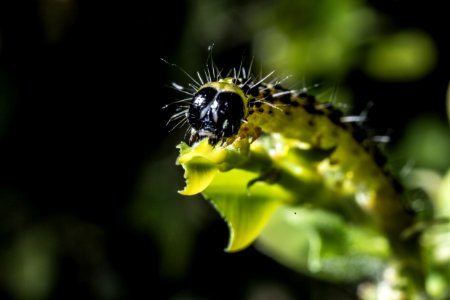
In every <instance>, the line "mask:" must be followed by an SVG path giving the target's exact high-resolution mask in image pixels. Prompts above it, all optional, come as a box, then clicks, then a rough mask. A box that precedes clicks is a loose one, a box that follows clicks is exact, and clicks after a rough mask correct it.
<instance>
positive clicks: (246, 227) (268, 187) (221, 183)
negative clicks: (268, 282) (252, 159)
mask: <svg viewBox="0 0 450 300" xmlns="http://www.w3.org/2000/svg"><path fill="white" fill-rule="evenodd" d="M257 176H258V174H256V173H253V172H248V171H243V170H237V169H235V170H232V171H229V172H225V173H220V174H217V176H216V177H215V179H214V181H213V182H212V183H211V185H210V186H209V187H208V188H207V189H206V190H205V191H204V195H205V197H206V198H208V199H209V200H211V202H212V203H213V204H214V206H215V207H216V209H217V210H218V211H219V213H220V214H221V215H222V216H223V218H224V219H225V220H226V221H227V223H228V226H229V229H230V239H229V244H228V246H227V249H226V250H227V251H238V250H241V249H243V248H245V247H247V246H248V245H249V244H250V243H252V242H253V241H254V240H255V239H256V238H257V236H258V235H259V233H260V232H261V230H262V229H263V228H264V227H265V225H266V223H267V222H268V221H269V219H270V217H271V216H272V214H273V212H274V211H275V209H276V208H277V207H278V206H279V205H280V204H282V203H283V202H289V201H292V197H293V195H292V194H290V193H289V192H287V191H285V190H283V189H282V188H281V187H280V186H279V185H276V184H268V183H265V182H256V183H254V184H252V185H251V186H248V183H249V182H250V181H251V180H252V179H254V178H255V177H257Z"/></svg>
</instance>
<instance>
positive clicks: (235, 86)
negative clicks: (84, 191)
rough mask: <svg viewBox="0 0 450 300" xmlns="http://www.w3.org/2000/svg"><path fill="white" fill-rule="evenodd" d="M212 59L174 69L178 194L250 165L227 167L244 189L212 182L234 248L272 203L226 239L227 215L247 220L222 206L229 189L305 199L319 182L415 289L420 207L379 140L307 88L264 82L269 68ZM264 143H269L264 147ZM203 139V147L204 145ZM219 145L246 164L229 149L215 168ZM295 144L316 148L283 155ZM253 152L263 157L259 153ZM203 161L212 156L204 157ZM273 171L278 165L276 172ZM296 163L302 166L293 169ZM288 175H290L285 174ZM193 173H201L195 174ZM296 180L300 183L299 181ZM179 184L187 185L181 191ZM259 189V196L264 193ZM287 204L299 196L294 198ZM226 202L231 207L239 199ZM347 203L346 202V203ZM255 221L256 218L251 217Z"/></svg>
mask: <svg viewBox="0 0 450 300" xmlns="http://www.w3.org/2000/svg"><path fill="white" fill-rule="evenodd" d="M211 63H212V65H211V66H210V67H209V66H208V65H207V67H206V69H205V71H204V74H203V75H202V74H200V73H199V72H197V73H196V77H197V78H194V76H191V75H189V74H188V73H187V72H185V71H184V70H182V71H183V72H184V73H185V74H187V75H188V76H189V77H190V79H191V80H192V83H191V84H190V85H189V86H188V88H184V87H182V86H180V85H178V84H173V88H175V89H176V90H178V91H180V92H182V93H184V94H187V95H188V97H186V98H184V99H181V100H178V101H176V102H175V103H177V104H179V106H178V108H177V109H178V111H177V112H176V113H175V114H174V115H173V116H172V117H171V118H170V119H169V122H176V124H175V126H174V128H176V127H178V126H182V125H185V124H186V125H187V126H188V129H187V131H186V135H187V136H188V142H189V145H191V146H189V145H186V144H183V143H182V144H180V145H179V149H180V156H179V158H178V160H177V164H181V165H183V168H184V169H185V171H186V172H185V178H186V182H187V185H186V188H185V190H183V191H181V192H182V193H183V194H185V195H193V194H196V193H199V192H202V191H204V190H205V188H207V186H208V185H209V184H210V183H211V182H212V180H213V179H212V178H213V177H214V174H217V173H214V172H227V171H229V170H231V169H233V168H236V169H241V170H244V171H250V173H246V172H240V173H239V172H236V173H234V174H236V177H242V180H244V181H247V190H246V191H245V190H244V189H242V188H238V191H233V188H234V187H235V186H229V187H228V186H227V181H226V180H223V179H222V181H220V179H219V182H220V183H219V186H220V190H219V192H220V193H224V194H226V196H225V197H224V198H222V200H218V201H219V202H217V201H214V199H212V198H211V199H210V200H211V201H212V202H213V204H214V205H215V206H216V208H217V209H218V210H219V211H220V212H221V214H222V216H223V217H224V218H225V219H227V216H228V217H230V218H231V219H232V220H231V221H230V220H227V222H228V223H229V225H230V229H231V238H230V245H229V248H228V249H230V250H232V251H237V250H240V249H243V248H244V247H246V246H247V245H248V244H249V243H251V242H252V241H253V240H254V239H255V238H256V236H257V234H258V233H259V232H260V231H261V230H262V228H263V227H264V225H265V222H266V221H265V220H266V217H265V216H264V214H267V213H268V214H270V213H271V212H272V211H273V207H275V206H273V207H272V206H270V205H271V204H270V205H269V206H267V207H268V209H267V210H265V211H259V210H258V209H259V208H258V207H256V209H257V210H258V211H257V212H256V213H255V212H247V213H248V215H250V216H251V217H252V218H253V219H252V220H258V218H260V219H259V220H258V222H257V224H255V228H253V229H252V230H251V233H250V234H249V235H248V236H247V237H245V239H242V238H241V239H240V240H239V241H238V242H232V240H233V239H234V238H233V231H234V230H233V224H232V222H233V220H234V221H235V222H236V220H237V222H241V223H240V224H244V226H249V225H248V223H249V221H248V220H243V219H242V216H244V215H245V214H244V213H243V212H242V211H230V210H229V209H228V208H229V206H228V204H226V202H227V201H229V200H232V199H233V197H235V196H236V194H237V193H241V194H240V195H241V198H239V197H238V198H236V199H235V200H233V201H240V200H242V201H247V200H249V202H250V203H251V202H255V201H258V198H257V197H256V198H252V197H253V196H252V192H251V190H250V187H251V186H252V185H253V184H255V183H256V182H258V181H263V182H264V183H266V184H268V185H272V184H275V185H278V187H281V190H280V189H278V190H276V191H275V192H274V195H275V194H276V195H277V196H280V197H284V195H285V194H284V192H287V193H288V194H289V193H290V192H291V191H294V193H296V191H297V192H299V194H301V195H303V196H304V195H305V190H306V193H310V192H311V191H313V190H314V189H315V190H317V189H322V188H325V189H328V190H329V191H330V193H329V194H332V195H334V194H336V198H339V197H340V196H342V195H343V196H344V197H342V199H344V200H345V199H347V200H348V199H349V198H353V202H352V203H354V204H356V207H358V209H359V210H360V211H362V212H363V214H364V215H365V216H367V217H368V218H367V220H368V222H367V220H366V218H364V221H363V223H364V222H367V223H365V224H371V225H375V227H376V228H377V229H378V230H379V231H380V233H382V235H384V237H385V238H386V240H387V241H388V243H389V245H390V250H391V254H392V257H393V258H394V260H393V261H394V262H395V264H394V266H395V268H396V269H397V270H399V272H401V273H402V274H410V275H409V279H408V282H410V281H411V282H416V283H417V282H419V286H421V288H423V286H422V283H423V279H424V278H423V276H424V274H423V272H422V270H421V265H420V264H421V263H420V261H418V259H417V258H418V257H419V256H420V243H419V240H420V237H421V231H420V230H418V229H420V228H421V227H420V226H418V224H420V221H419V223H418V215H419V213H420V210H418V209H417V206H416V207H413V205H412V204H411V203H409V202H408V201H409V200H408V191H406V190H405V189H404V188H403V186H402V185H401V184H400V182H399V180H398V179H397V177H396V176H394V175H393V173H392V172H391V170H390V168H389V166H388V164H387V158H386V156H385V155H384V154H383V153H382V151H381V150H380V148H379V147H378V144H377V142H378V141H376V140H375V139H372V138H371V137H370V136H369V134H368V133H367V132H366V130H364V129H363V128H362V127H361V126H360V125H359V124H358V122H355V121H359V120H360V118H359V117H355V116H346V115H344V113H342V112H341V111H340V110H339V109H337V108H336V107H334V106H333V105H332V104H331V103H324V102H320V101H318V100H317V99H316V97H314V96H313V95H312V94H310V93H309V91H308V89H306V88H304V89H300V90H291V89H287V88H285V87H283V81H284V80H277V79H273V80H269V78H270V77H271V76H272V74H273V72H271V73H269V74H267V75H266V76H261V77H260V78H256V77H254V76H252V75H251V64H250V67H249V68H248V69H245V68H243V67H242V64H241V66H240V67H239V68H238V69H232V70H231V71H230V72H228V74H226V75H225V76H222V72H221V71H219V69H218V68H217V67H216V66H215V65H214V63H213V62H212V60H211ZM267 137H269V138H267ZM242 141H243V142H242ZM267 141H268V145H265V143H266V142H267ZM205 145H207V146H208V147H209V148H208V147H206V148H205ZM249 145H252V146H253V145H256V146H255V147H249V148H248V149H250V151H248V149H246V147H247V146H249ZM261 148H262V149H263V150H262V152H261V151H260V149H261ZM278 148H284V149H288V150H287V152H284V154H280V153H281V152H277V149H278ZM205 149H207V150H206V151H205ZM208 149H209V150H208ZM211 149H212V150H211ZM224 149H225V150H227V149H231V150H232V151H230V152H231V153H233V155H236V153H235V152H236V150H237V153H238V154H237V156H240V157H241V156H244V157H245V156H246V155H247V161H246V160H245V159H244V160H235V161H237V163H236V162H232V163H230V162H231V161H233V159H234V158H233V155H230V156H231V157H232V158H231V159H230V160H229V161H227V162H226V163H225V164H224V165H220V164H221V162H223V161H226V156H227V155H228V152H227V151H225V150H224ZM216 150H217V151H216ZM222 150H224V151H222ZM296 151H297V152H302V151H305V152H309V153H315V154H317V153H319V155H318V156H317V155H316V156H315V157H314V158H312V159H311V162H309V161H308V162H305V161H302V160H301V159H300V160H296V159H297V158H295V159H293V160H292V157H291V156H290V154H289V153H291V152H295V153H297V152H296ZM205 153H206V154H205ZM261 153H263V155H262V156H258V155H260V154H261ZM286 153H287V154H286ZM252 155H253V156H252ZM294 156H295V155H294ZM300 156H302V155H300ZM261 157H262V159H261ZM205 158H206V161H209V160H210V161H211V163H210V162H207V163H205ZM258 159H260V160H259V161H258ZM252 160H255V161H252ZM283 160H284V161H283ZM243 161H244V163H243ZM249 161H250V163H248V162H249ZM218 162H220V163H218ZM252 162H253V164H252ZM266 163H267V164H269V165H270V166H269V167H268V168H265V167H262V168H259V169H257V170H256V171H255V169H252V167H254V165H257V166H258V167H261V165H265V164H266ZM190 168H192V169H195V168H196V169H195V171H194V172H191V173H190V174H193V173H196V175H195V174H194V175H193V176H194V177H195V176H197V177H196V178H194V179H196V180H192V181H195V182H197V183H198V182H199V181H200V182H201V183H200V184H197V183H196V184H190V183H189V176H190V175H189V174H188V173H189V171H190ZM272 168H274V169H276V168H280V169H282V170H284V171H282V172H280V173H277V172H276V171H275V172H273V170H272ZM302 169H307V171H306V172H305V173H302V171H299V173H298V174H297V173H295V172H297V171H298V170H302ZM252 172H253V173H252ZM294 173H295V174H294ZM211 174H212V175H211ZM249 174H253V175H255V174H256V178H252V177H249ZM305 174H306V175H305ZM311 174H312V175H311ZM210 175H211V176H210ZM253 175H251V176H253ZM292 175H293V176H294V177H296V176H298V178H295V179H294V180H292ZM310 175H311V176H310ZM283 176H284V178H283ZM309 176H310V177H311V178H312V180H310V179H311V178H308V177H309ZM200 177H201V178H208V179H207V180H203V179H201V180H198V178H200ZM222 178H223V177H222ZM305 178H306V180H305ZM317 178H319V181H321V183H320V184H316V183H317ZM191 179H192V177H191ZM298 179H300V180H298ZM283 180H284V181H283ZM192 181H191V183H192ZM205 182H206V183H205ZM322 183H323V184H322ZM308 184H310V185H311V188H309V189H308V187H307V186H306V185H308ZM296 185H297V186H298V185H300V188H298V187H297V186H296ZM188 186H194V187H193V188H192V189H188ZM266 187H267V185H266ZM186 189H188V190H189V191H186ZM275 189H276V187H275ZM260 191H262V192H261V193H264V191H263V190H260ZM209 193H211V194H209ZM208 194H209V195H208ZM312 194H314V192H312ZM204 195H205V197H207V198H209V196H211V195H212V196H211V197H214V196H217V192H216V194H214V192H208V191H207V193H206V194H204ZM347 196H350V197H347ZM219 198H220V197H219ZM294 198H295V196H294ZM265 199H266V198H265ZM287 199H289V200H286V201H287V202H286V203H288V202H289V201H291V198H290V196H289V195H288V196H287ZM252 200H255V201H252ZM220 201H222V202H220ZM261 203H262V202H261ZM293 203H294V204H295V203H297V204H298V203H299V202H298V200H293ZM262 205H264V204H262ZM337 206H339V205H337ZM235 207H237V210H239V208H241V207H243V206H241V205H237V206H235ZM350 207H352V208H353V207H354V206H353V204H351V205H350ZM254 208H255V207H254ZM338 210H339V209H338ZM259 212H262V215H263V216H261V217H257V218H256V219H255V217H254V215H255V214H258V213H259ZM262 219H264V221H261V222H260V220H262ZM237 226H240V225H237ZM236 232H237V230H236ZM231 243H232V244H231ZM420 282H421V283H420ZM408 284H410V283H408Z"/></svg>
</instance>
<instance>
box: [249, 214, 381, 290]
mask: <svg viewBox="0 0 450 300" xmlns="http://www.w3.org/2000/svg"><path fill="white" fill-rule="evenodd" d="M280 245H282V247H280ZM258 247H259V248H260V249H261V250H262V251H263V252H264V253H266V254H267V255H269V256H271V257H273V258H274V259H275V260H277V261H279V262H280V263H282V264H284V265H286V266H288V267H290V268H293V269H296V270H298V271H300V272H302V273H308V274H311V275H314V276H315V277H318V278H322V279H326V280H333V281H341V282H348V281H355V280H360V279H362V278H365V277H368V276H369V277H375V276H377V275H379V273H380V272H381V271H382V269H383V267H384V264H385V260H386V257H387V255H388V252H389V250H388V249H389V247H388V243H387V241H386V240H385V239H384V238H383V237H382V236H381V235H380V234H379V233H377V232H375V231H373V230H370V229H368V228H367V227H364V226H355V225H350V224H349V223H347V222H345V221H344V220H343V219H342V218H341V217H340V216H338V215H337V214H334V213H331V212H329V211H324V210H320V209H307V208H304V207H298V206H297V207H295V206H283V207H280V209H278V210H277V211H276V212H275V213H274V215H273V217H272V219H271V220H270V222H269V224H268V225H267V226H266V228H265V230H264V231H263V232H262V233H261V236H260V238H259V239H258Z"/></svg>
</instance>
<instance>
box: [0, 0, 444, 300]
mask: <svg viewBox="0 0 450 300" xmlns="http://www.w3.org/2000/svg"><path fill="white" fill-rule="evenodd" d="M53 2H54V3H53ZM53 2H52V1H44V0H43V1H2V2H1V4H0V99H1V100H0V104H1V106H0V109H1V112H0V122H1V123H0V197H1V199H0V298H1V299H10V298H11V299H80V298H81V299H141V298H143V299H324V298H326V297H327V295H328V294H329V295H334V297H333V298H334V299H338V297H341V298H342V299H353V297H354V296H353V295H354V288H353V287H346V286H335V285H332V284H328V283H323V282H320V281H316V280H313V279H310V278H308V277H306V276H304V275H301V274H297V273H294V272H293V271H290V270H288V269H287V268H284V267H282V266H281V265H279V264H277V263H276V262H274V261H272V260H271V259H270V258H268V257H265V256H264V255H263V254H261V253H259V252H258V251H257V250H255V249H254V248H253V247H251V248H249V249H247V250H245V251H242V252H240V253H236V254H227V253H225V252H223V248H224V247H225V245H226V241H227V229H226V226H225V224H224V222H223V221H222V220H221V219H220V218H219V217H218V216H217V215H216V213H215V212H214V211H213V210H212V208H210V207H209V206H208V205H207V204H206V203H204V202H202V201H201V200H200V199H195V200H193V201H192V202H191V201H187V200H186V199H184V198H178V196H176V190H178V189H180V188H181V187H182V185H183V182H182V172H181V170H179V169H178V168H177V167H175V166H174V160H175V158H176V155H177V152H176V149H175V145H176V144H177V143H178V141H179V138H180V137H182V135H183V132H174V133H168V128H167V127H166V120H167V119H168V117H169V116H170V114H171V112H170V111H165V110H162V109H161V107H162V106H163V105H164V104H167V103H169V102H170V101H172V100H173V99H174V93H173V92H172V91H170V89H168V88H167V85H169V84H170V83H171V82H172V81H173V76H174V75H173V74H175V73H177V72H178V73H177V74H178V75H177V76H179V73H180V72H179V71H178V70H176V69H174V68H172V67H170V66H168V65H167V64H164V63H162V62H161V60H160V58H161V57H163V58H165V59H168V60H169V61H171V62H177V58H178V57H180V56H181V54H180V53H183V51H184V49H183V45H184V44H183V43H185V41H182V38H183V37H185V36H184V35H183V29H184V28H185V26H186V25H185V24H186V22H187V18H189V6H190V4H191V2H189V1H156V2H153V1H136V0H135V1H77V2H75V1H67V3H69V4H67V5H68V6H64V4H61V3H65V1H63V0H61V3H60V4H58V1H56V0H55V1H53ZM55 3H56V4H55ZM441 3H443V2H438V1H428V2H416V3H411V2H410V1H408V2H407V1H395V2H392V1H372V5H373V6H375V7H377V9H379V10H380V11H382V12H383V13H384V14H386V15H389V16H391V17H392V18H393V20H395V22H396V25H397V26H406V27H408V26H411V27H412V26H417V27H420V28H422V29H423V30H425V31H426V32H427V33H428V34H429V35H430V36H431V37H432V38H433V39H434V41H435V42H436V45H437V48H438V54H439V56H438V64H437V65H436V67H435V69H434V70H433V71H432V72H431V73H430V74H428V75H427V76H426V77H424V78H422V79H420V80H418V81H414V82H403V83H387V82H381V81H376V80H374V79H371V78H369V77H368V76H366V75H364V74H363V73H362V72H360V71H358V70H354V71H352V72H350V74H349V75H348V77H347V78H346V79H345V82H346V84H347V85H349V86H350V87H351V88H352V89H353V92H354V95H355V99H361V100H360V101H361V102H356V103H355V109H356V110H358V109H363V108H364V106H365V105H366V104H365V103H366V102H367V100H365V99H376V100H377V102H376V106H374V110H373V112H372V113H373V115H374V117H373V118H371V126H373V127H374V128H380V129H381V131H383V130H384V129H386V128H390V129H393V131H392V136H393V138H394V141H395V139H397V138H399V137H400V136H401V134H402V131H403V129H404V126H405V124H406V123H407V122H408V120H410V119H412V118H414V117H415V116H417V115H418V114H419V113H422V112H424V111H426V112H430V113H432V114H433V115H435V116H436V118H441V119H443V120H445V118H446V117H445V111H444V110H443V107H444V106H443V102H444V99H445V91H446V86H447V84H448V79H449V58H448V53H449V46H448V26H447V23H446V22H445V20H446V19H445V14H444V13H443V12H444V11H445V9H444V8H443V4H441ZM46 5H47V6H48V5H55V6H53V10H52V9H48V10H46V9H45V7H47V6H46ZM58 5H62V6H61V7H62V8H58ZM55 7H56V8H55ZM58 9H60V10H58ZM52 11H57V12H59V13H61V14H63V15H64V16H65V17H64V19H63V20H59V19H58V18H57V17H55V16H54V15H52ZM52 22H54V23H52ZM58 22H60V23H58ZM52 24H53V25H52ZM54 27H55V28H62V29H61V32H58V31H57V32H52V31H51V29H49V28H54ZM207 46H208V45H207V44H202V43H199V42H197V43H196V41H195V40H193V41H192V43H191V48H196V49H200V50H198V51H204V53H205V56H206V53H207V52H206V47H207ZM249 48H251V45H250V43H249V42H248V41H229V42H228V43H227V44H222V45H217V51H216V56H217V57H216V60H217V61H218V62H219V63H220V64H222V65H225V66H227V64H229V63H230V62H229V61H228V57H232V59H231V61H236V57H237V60H239V59H240V55H241V53H242V52H244V51H245V50H246V49H249ZM182 55H184V56H189V53H183V54H182ZM200 61H203V58H200ZM177 63H178V62H177ZM232 66H234V65H232ZM201 67H202V66H199V68H201ZM227 67H228V66H227ZM189 71H191V70H189ZM400 99H402V101H400ZM433 99H439V101H437V100H433ZM441 99H442V100H441ZM181 131H182V130H181ZM167 157H169V158H167ZM164 159H166V160H167V161H169V162H173V163H170V164H168V165H167V166H168V167H161V168H160V169H159V172H160V173H161V174H165V173H167V174H169V175H166V177H164V175H161V176H162V177H164V178H167V180H166V181H169V182H166V183H168V188H167V189H165V190H162V191H161V190H160V191H159V193H166V194H167V195H168V196H167V197H168V198H171V199H175V200H173V202H171V203H170V205H172V206H175V207H172V208H170V207H169V212H168V213H165V214H162V215H161V216H163V217H164V222H166V223H171V220H170V218H171V216H172V217H173V218H174V221H173V222H174V223H175V224H176V226H183V225H182V224H183V223H177V222H178V221H179V220H178V221H177V218H180V216H182V215H183V212H184V211H188V212H191V211H192V210H194V211H195V210H200V213H199V214H200V215H201V216H202V217H201V221H198V220H194V223H195V222H197V223H198V224H197V223H196V224H197V225H195V226H194V227H195V229H194V230H192V231H193V232H195V234H193V236H195V238H193V240H191V241H190V243H191V244H192V245H191V246H190V248H189V249H190V250H189V251H187V252H183V253H185V255H186V256H185V257H186V258H185V259H184V263H183V267H181V268H180V270H178V271H173V272H172V271H170V270H169V271H168V272H164V271H162V270H163V269H164V267H163V266H162V263H161V262H162V261H164V258H163V256H164V250H162V249H165V248H161V247H160V242H159V240H158V237H159V235H158V234H157V233H154V231H152V230H153V229H154V228H157V227H158V226H161V227H162V229H161V231H162V232H164V228H163V227H164V226H165V225H153V227H152V228H153V229H152V230H150V233H149V232H148V231H146V230H142V228H139V225H138V226H136V225H135V224H134V222H133V221H132V220H131V221H130V219H133V217H132V216H131V217H130V206H131V207H133V203H134V201H135V199H136V197H137V196H136V195H137V194H139V189H140V187H139V185H140V184H142V173H143V172H144V171H143V169H144V168H145V166H148V165H150V166H151V165H152V163H154V162H155V163H156V162H157V161H163V160H164ZM169 184H171V186H172V187H173V188H172V189H171V188H170V185H169ZM148 185H150V186H151V185H152V182H150V181H149V182H148ZM155 188H156V187H155ZM147 201H150V202H151V201H152V200H151V199H147ZM193 202H195V204H192V203H193ZM176 206H178V207H176ZM191 206H195V208H192V207H191ZM144 207H145V206H144ZM149 209H155V206H153V207H150V208H149ZM166 209H167V207H166ZM170 209H173V214H172V213H171V210H170ZM131 211H133V210H131ZM154 213H155V214H156V215H158V212H157V211H156V212H154ZM131 215H132V213H131ZM194 216H195V214H194ZM194 219H195V217H194ZM138 223H139V222H138ZM150 223H151V222H150ZM166 223H161V224H166ZM199 224H200V225H199ZM205 224H206V225H205ZM176 226H175V229H174V230H175V231H176V230H177V229H176ZM180 230H181V229H180ZM174 239H175V241H177V237H176V235H175V238H174ZM178 241H179V242H180V244H177V243H176V242H175V243H174V244H173V245H174V247H178V246H177V245H179V247H183V245H182V244H183V243H182V242H183V239H182V238H180V239H179V240H178ZM34 251H36V253H35V252H34ZM186 253H188V254H186ZM174 255H175V256H176V254H174ZM33 259H35V260H36V261H37V263H35V260H33ZM166 259H167V258H166ZM170 259H171V258H170V257H169V260H170ZM27 264H31V265H33V266H34V267H30V268H28V267H27V266H28V265H27ZM33 268H35V269H33ZM22 269H23V270H25V271H23V272H22V271H21V270H22ZM40 280H42V282H41V281H40ZM24 289H25V290H26V289H29V290H30V291H31V292H30V293H27V292H26V291H25V292H24ZM261 295H263V296H261ZM268 295H272V298H270V297H268Z"/></svg>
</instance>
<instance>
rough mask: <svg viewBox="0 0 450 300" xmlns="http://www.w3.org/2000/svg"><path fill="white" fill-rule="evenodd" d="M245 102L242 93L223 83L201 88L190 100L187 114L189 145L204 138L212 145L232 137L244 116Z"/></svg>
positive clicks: (221, 81)
mask: <svg viewBox="0 0 450 300" xmlns="http://www.w3.org/2000/svg"><path fill="white" fill-rule="evenodd" d="M246 102H247V100H246V97H245V95H244V92H243V91H242V90H241V89H240V88H239V87H238V86H237V85H236V84H234V83H233V82H230V81H228V80H227V79H222V80H220V81H218V82H210V83H207V84H205V85H204V86H203V87H202V88H200V90H199V91H198V92H197V93H196V94H195V95H194V97H193V98H192V102H191V104H190V106H189V110H188V115H187V119H188V122H189V124H190V125H191V127H192V129H191V141H193V140H198V139H202V138H205V137H207V138H209V142H210V143H211V144H215V143H217V142H218V141H219V140H220V139H222V138H226V137H230V136H232V135H235V134H236V133H237V132H238V131H239V128H240V126H241V123H242V120H243V119H244V118H245V116H246V111H247V109H246Z"/></svg>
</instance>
